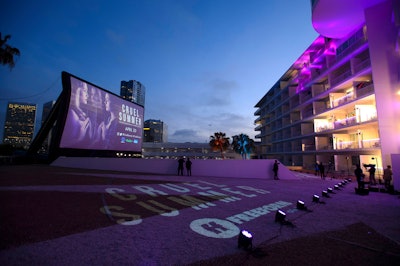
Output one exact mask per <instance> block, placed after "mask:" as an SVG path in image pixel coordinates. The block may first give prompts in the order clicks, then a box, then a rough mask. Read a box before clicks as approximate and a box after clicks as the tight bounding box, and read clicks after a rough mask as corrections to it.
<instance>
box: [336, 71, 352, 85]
mask: <svg viewBox="0 0 400 266" xmlns="http://www.w3.org/2000/svg"><path fill="white" fill-rule="evenodd" d="M351 76H352V73H351V70H347V71H346V72H344V73H342V74H340V75H339V76H337V77H334V78H332V81H331V86H335V85H336V84H339V83H340V82H342V81H344V80H346V79H348V78H350V77H351Z"/></svg>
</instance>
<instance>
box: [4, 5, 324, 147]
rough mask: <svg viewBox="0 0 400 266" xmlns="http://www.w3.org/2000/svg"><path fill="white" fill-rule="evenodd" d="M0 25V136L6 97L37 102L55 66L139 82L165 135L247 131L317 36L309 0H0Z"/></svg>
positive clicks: (112, 87) (46, 96)
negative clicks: (0, 51) (0, 52)
mask: <svg viewBox="0 0 400 266" xmlns="http://www.w3.org/2000/svg"><path fill="white" fill-rule="evenodd" d="M1 2H2V4H1V6H2V10H1V13H2V15H1V16H0V32H1V33H2V36H4V35H6V34H10V35H11V36H12V37H11V39H10V40H9V42H8V44H9V45H11V46H14V47H17V48H18V49H19V50H20V51H21V56H20V57H19V58H17V62H16V66H15V68H14V69H12V70H11V71H10V70H9V68H8V67H5V66H0V128H1V130H0V137H1V139H0V141H1V142H2V140H3V128H4V119H5V112H6V104H7V102H8V101H16V102H27V103H35V104H38V118H40V117H41V112H42V105H43V103H45V102H48V101H51V100H56V99H57V97H58V95H59V94H60V92H61V89H62V85H61V71H67V72H70V73H71V74H73V75H75V76H78V77H80V78H82V79H85V80H87V81H89V82H91V83H93V84H95V85H97V86H99V87H101V88H104V89H106V90H109V91H111V92H114V93H116V94H118V95H119V87H120V82H121V80H131V79H134V80H138V81H140V82H141V83H142V84H144V85H145V87H146V103H145V119H160V120H162V121H164V122H165V123H166V124H167V125H168V132H169V139H168V140H169V141H170V142H187V141H191V142H208V141H209V137H210V135H213V133H214V132H217V131H222V132H225V133H226V134H227V136H229V137H231V136H233V135H237V134H240V133H245V134H248V135H249V136H250V137H251V138H254V135H255V134H256V133H257V132H255V131H254V128H255V126H254V120H255V119H256V117H255V116H254V112H255V111H256V109H255V108H254V105H255V104H256V103H257V102H258V101H259V100H260V99H261V97H262V96H263V95H264V94H265V93H266V92H267V91H268V90H269V89H270V88H271V86H273V85H274V83H275V82H276V81H277V80H278V79H279V78H280V77H281V76H282V74H283V73H284V72H285V71H286V70H287V69H288V68H289V67H290V66H291V65H292V63H293V62H294V61H295V60H296V59H297V58H298V57H299V56H300V55H301V53H302V52H303V51H304V50H305V49H306V48H307V47H308V46H309V45H310V44H311V42H312V41H314V39H315V38H316V37H317V36H318V34H317V33H316V32H315V30H314V29H313V27H312V24H311V6H310V1H309V0H295V1H293V0H246V1H244V0H241V1H239V0H141V1H138V0H126V1H125V0H117V1H115V0H114V1H112V0H108V1H106V0H93V1H92V0H79V1H76V0H69V1H58V0H49V1H44V0H37V1H28V0H2V1H1Z"/></svg>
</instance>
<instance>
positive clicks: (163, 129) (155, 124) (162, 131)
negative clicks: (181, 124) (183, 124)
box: [143, 119, 168, 143]
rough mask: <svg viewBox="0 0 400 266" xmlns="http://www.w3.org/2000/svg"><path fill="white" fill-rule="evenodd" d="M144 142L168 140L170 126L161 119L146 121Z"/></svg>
mask: <svg viewBox="0 0 400 266" xmlns="http://www.w3.org/2000/svg"><path fill="white" fill-rule="evenodd" d="M143 142H158V143H163V142H168V127H167V125H166V124H165V123H164V122H163V121H161V120H154V119H149V120H146V121H144V127H143Z"/></svg>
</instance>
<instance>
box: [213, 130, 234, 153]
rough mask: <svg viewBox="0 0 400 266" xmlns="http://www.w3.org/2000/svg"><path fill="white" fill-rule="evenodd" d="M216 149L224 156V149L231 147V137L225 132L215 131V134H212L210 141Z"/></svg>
mask: <svg viewBox="0 0 400 266" xmlns="http://www.w3.org/2000/svg"><path fill="white" fill-rule="evenodd" d="M209 144H210V146H211V148H212V149H213V150H214V151H220V152H221V156H222V158H224V151H225V150H226V149H228V148H229V145H230V143H229V137H226V134H225V133H223V132H215V133H214V136H210V142H209Z"/></svg>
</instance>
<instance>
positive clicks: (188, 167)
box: [186, 158, 192, 176]
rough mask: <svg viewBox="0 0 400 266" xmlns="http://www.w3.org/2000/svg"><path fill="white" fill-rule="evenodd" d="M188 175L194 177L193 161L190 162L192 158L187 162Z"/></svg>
mask: <svg viewBox="0 0 400 266" xmlns="http://www.w3.org/2000/svg"><path fill="white" fill-rule="evenodd" d="M186 173H187V175H188V176H191V175H192V161H191V160H190V158H188V159H187V160H186Z"/></svg>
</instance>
